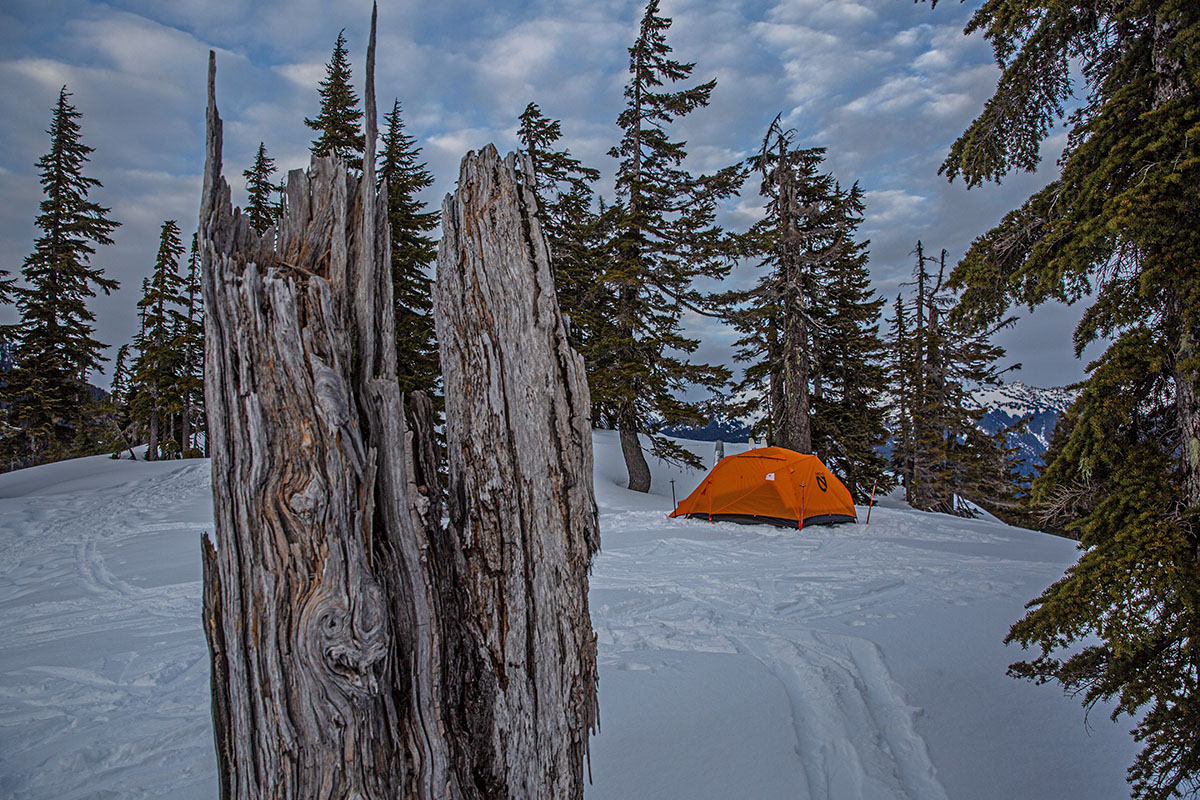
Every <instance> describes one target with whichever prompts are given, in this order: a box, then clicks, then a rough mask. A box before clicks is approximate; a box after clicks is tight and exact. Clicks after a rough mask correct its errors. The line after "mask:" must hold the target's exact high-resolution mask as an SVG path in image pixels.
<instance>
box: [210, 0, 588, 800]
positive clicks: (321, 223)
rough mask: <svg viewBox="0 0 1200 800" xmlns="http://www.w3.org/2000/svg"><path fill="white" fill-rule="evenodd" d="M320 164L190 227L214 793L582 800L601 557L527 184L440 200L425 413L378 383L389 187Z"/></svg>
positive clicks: (477, 177) (480, 186) (509, 171)
mask: <svg viewBox="0 0 1200 800" xmlns="http://www.w3.org/2000/svg"><path fill="white" fill-rule="evenodd" d="M374 39H375V37H374V19H372V34H371V44H370V46H369V48H368V59H367V72H368V77H367V90H366V92H364V99H365V101H366V109H365V110H366V114H365V118H366V125H367V131H366V134H367V135H366V141H367V152H366V154H365V157H364V162H363V164H364V170H363V175H362V176H361V178H360V177H358V176H356V175H354V174H348V173H347V169H346V166H345V165H344V164H343V163H342V162H341V161H338V160H333V159H326V158H315V159H313V162H312V165H311V167H310V168H309V169H308V170H307V171H300V170H296V171H293V172H291V173H290V174H289V176H288V184H287V194H286V198H287V199H286V203H285V213H284V215H283V217H282V218H281V219H280V220H279V222H278V224H277V227H276V228H275V229H272V230H268V231H267V232H266V233H265V234H264V235H262V236H259V235H258V234H257V233H255V232H254V230H253V229H252V228H251V227H250V225H249V220H248V219H247V218H246V216H244V215H242V214H240V213H238V212H237V211H235V210H234V209H232V207H231V203H230V193H229V186H228V185H227V184H226V182H225V181H224V179H223V178H222V177H221V120H220V117H219V115H218V114H217V108H216V99H215V88H214V84H215V59H214V58H213V57H212V56H210V62H209V104H208V146H207V159H206V167H205V178H204V190H203V191H204V193H203V197H202V201H201V213H200V241H201V246H202V259H203V291H204V302H205V307H206V309H207V314H206V316H205V340H206V343H205V369H206V376H205V377H206V381H205V392H206V401H207V408H208V415H209V427H208V430H209V436H210V437H211V440H210V444H211V451H212V475H213V503H214V516H215V542H210V541H209V540H208V539H207V537H206V538H205V540H204V543H203V545H204V546H203V554H204V615H205V619H204V623H205V629H206V633H207V635H208V640H209V647H210V653H211V658H212V692H213V723H214V732H215V736H216V744H217V753H218V762H219V770H220V782H221V793H222V797H228V798H247V799H249V798H277V797H279V798H282V797H287V798H317V797H320V798H332V797H345V798H350V797H361V798H385V797H386V798H395V797H406V798H422V799H428V800H433V798H439V799H441V798H452V799H453V798H513V799H514V800H515V799H516V798H546V800H551V799H555V800H557V799H558V798H581V797H582V796H583V767H584V760H585V758H586V752H587V737H588V733H589V730H590V728H591V727H592V726H593V725H594V722H595V719H596V652H595V636H594V634H593V632H592V627H591V620H590V618H589V615H588V608H587V585H588V582H587V574H588V570H589V568H590V564H591V560H592V556H593V554H594V553H595V551H596V549H597V547H598V544H599V540H598V532H597V525H596V509H595V502H594V499H593V496H592V474H591V473H592V466H591V463H592V462H591V438H590V433H589V427H588V420H587V409H588V407H589V401H588V391H587V385H586V382H585V380H584V377H583V366H582V363H581V361H580V359H579V356H578V355H577V354H576V353H574V352H573V351H572V350H571V349H570V348H569V346H568V345H567V341H566V335H565V330H564V326H563V323H562V319H561V316H560V314H559V311H558V307H557V301H556V299H555V294H554V288H553V284H552V281H551V277H550V270H549V262H548V257H547V254H546V245H545V242H544V241H543V239H542V236H541V233H540V228H539V225H538V222H537V219H536V214H535V209H536V203H535V201H534V199H533V191H532V188H531V187H530V186H527V185H526V184H525V183H524V175H525V174H526V173H523V172H522V170H521V169H519V167H518V165H517V164H516V163H515V161H514V159H513V158H512V157H511V156H510V157H509V158H508V159H506V160H501V159H500V158H499V156H498V155H497V154H496V151H495V150H494V149H493V148H490V147H489V148H487V149H485V150H484V151H483V152H481V153H479V154H469V155H468V156H467V158H466V159H465V160H464V162H463V167H462V177H461V178H460V186H459V189H458V191H457V192H456V194H455V195H454V196H453V197H448V198H447V200H446V205H445V210H444V214H445V221H444V227H445V238H444V240H443V242H442V246H441V251H440V252H439V255H438V281H437V286H436V289H435V294H436V298H435V300H436V309H435V320H436V324H437V329H438V336H439V339H440V340H441V347H442V364H443V371H444V381H445V390H446V420H445V434H446V441H447V446H448V454H449V487H450V490H449V502H448V511H449V517H450V525H449V528H445V527H443V521H442V520H443V503H442V494H443V493H442V490H441V488H440V487H441V485H442V481H443V478H442V476H440V475H439V464H438V453H437V446H436V439H435V435H434V425H435V419H434V414H433V411H432V408H431V405H430V403H429V401H428V399H427V398H425V397H424V396H422V395H420V394H414V395H412V396H408V397H406V396H403V395H402V394H401V393H400V391H399V387H398V384H397V381H396V364H395V346H394V329H393V328H394V322H393V311H392V303H391V282H390V252H389V241H390V238H389V232H388V223H387V208H386V197H387V194H386V187H376V185H375V183H376V180H375V174H374V161H375V159H374V155H375V153H374V142H375V126H374V119H375V107H374V104H375V100H374V91H373V87H372V84H371V81H372V78H371V73H372V72H373V64H374Z"/></svg>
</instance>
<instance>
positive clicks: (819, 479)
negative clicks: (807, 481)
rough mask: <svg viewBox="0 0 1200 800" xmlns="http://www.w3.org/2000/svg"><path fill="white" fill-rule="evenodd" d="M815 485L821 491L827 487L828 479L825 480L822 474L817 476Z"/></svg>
mask: <svg viewBox="0 0 1200 800" xmlns="http://www.w3.org/2000/svg"><path fill="white" fill-rule="evenodd" d="M817 486H820V487H821V491H822V492H823V491H825V490H826V489H828V488H829V481H827V480H825V476H824V475H818V476H817Z"/></svg>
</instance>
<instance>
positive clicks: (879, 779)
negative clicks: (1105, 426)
mask: <svg viewBox="0 0 1200 800" xmlns="http://www.w3.org/2000/svg"><path fill="white" fill-rule="evenodd" d="M595 442H596V454H597V464H596V487H597V499H598V502H599V504H600V510H601V517H600V519H601V534H602V545H603V546H602V550H601V552H600V553H599V555H598V556H597V559H596V562H595V568H594V571H593V575H592V593H591V606H592V615H593V621H594V624H595V627H596V631H597V634H598V636H599V642H600V647H599V657H600V722H601V732H600V733H599V735H597V736H596V737H595V738H594V739H593V740H592V754H591V768H592V775H593V778H594V783H593V784H592V785H591V786H590V787H589V788H588V791H587V800H617V799H618V798H619V799H620V800H627V799H629V798H663V799H664V800H666V799H669V798H689V800H690V799H691V798H731V797H735V798H747V800H751V799H753V800H758V799H759V798H762V799H763V800H767V799H769V798H825V799H826V800H855V798H871V799H872V800H874V799H876V798H889V799H890V798H910V799H913V800H942V798H970V799H971V800H988V799H989V798H995V799H996V800H1000V799H1001V798H1003V799H1004V800H1012V799H1013V798H1021V799H1022V800H1038V798H1061V797H1087V798H1113V799H1114V800H1115V799H1116V798H1122V797H1127V796H1128V793H1127V791H1126V786H1125V783H1124V780H1123V777H1124V766H1125V765H1126V764H1128V763H1129V761H1130V760H1131V758H1132V755H1133V753H1134V752H1135V749H1136V748H1135V745H1134V743H1133V742H1131V741H1130V740H1129V738H1128V736H1127V735H1126V733H1125V728H1126V727H1128V726H1127V725H1125V724H1111V723H1109V722H1108V720H1107V716H1106V714H1105V713H1104V710H1103V709H1096V710H1095V711H1094V713H1093V714H1092V715H1091V717H1090V725H1091V730H1090V733H1089V731H1088V730H1087V729H1085V726H1084V718H1083V711H1082V709H1081V708H1080V706H1079V705H1078V703H1077V702H1076V701H1074V700H1072V699H1069V698H1066V697H1063V696H1062V695H1061V693H1060V692H1058V691H1057V690H1056V689H1054V688H1053V687H1048V686H1045V687H1036V686H1031V685H1028V684H1025V683H1022V682H1017V681H1014V680H1012V679H1010V678H1007V677H1006V676H1005V675H1004V667H1005V665H1007V664H1008V663H1009V662H1011V661H1013V660H1015V659H1016V658H1018V657H1019V653H1017V652H1012V651H1011V650H1009V649H1006V648H1005V647H1004V646H1003V645H1002V644H1001V640H1002V638H1003V635H1004V633H1005V631H1006V630H1007V626H1008V625H1009V624H1010V623H1011V622H1012V621H1013V620H1015V619H1016V618H1017V617H1018V616H1019V615H1020V613H1021V606H1022V604H1023V603H1024V602H1025V601H1026V600H1028V599H1029V598H1030V597H1033V596H1035V595H1036V593H1037V592H1038V591H1040V590H1041V589H1042V588H1044V587H1045V586H1046V585H1047V584H1048V583H1049V582H1051V581H1052V580H1054V579H1055V578H1056V577H1057V576H1058V575H1060V574H1061V572H1062V570H1063V568H1064V567H1065V566H1067V565H1068V564H1070V563H1071V562H1072V561H1073V559H1074V556H1075V551H1074V549H1073V545H1072V543H1071V542H1068V541H1066V540H1062V539H1057V538H1053V537H1049V536H1043V535H1041V534H1036V533H1032V532H1029V531H1022V530H1018V529H1014V528H1008V527H1006V526H1003V525H1000V524H997V523H993V522H985V521H980V520H961V519H957V518H951V517H946V516H941V515H934V514H922V513H919V512H913V511H910V510H907V509H903V508H900V507H899V506H898V504H896V503H894V502H893V501H890V500H887V499H885V500H884V501H883V503H882V505H881V506H877V507H876V508H875V509H874V510H873V511H872V514H871V523H870V525H862V524H860V525H846V526H839V527H836V528H814V527H811V526H810V527H809V528H806V529H805V530H804V531H802V532H800V531H792V530H781V529H777V528H769V527H758V526H738V525H733V524H731V523H718V524H709V523H706V522H701V521H695V520H671V519H668V518H667V517H666V513H667V512H668V511H669V510H670V508H671V500H670V493H671V487H670V484H669V482H668V481H670V480H672V479H674V480H675V481H676V486H675V489H676V493H677V495H678V496H679V497H683V496H684V495H685V494H686V493H688V492H689V491H691V489H692V488H694V487H695V486H696V484H697V483H698V482H699V481H700V479H701V478H702V477H703V476H702V474H701V473H696V472H688V473H682V472H678V471H674V470H671V469H667V468H664V467H662V466H661V465H658V464H652V469H653V470H654V474H655V485H654V489H653V493H652V494H649V495H642V494H635V493H631V492H628V491H627V490H625V489H623V488H621V487H620V484H621V482H622V481H623V479H624V474H623V467H622V462H621V456H620V448H619V444H618V442H617V437H616V435H615V434H613V433H609V432H604V431H600V432H597V433H596V434H595ZM690 446H693V447H694V448H695V451H696V452H697V453H699V454H701V455H703V456H704V457H705V459H706V461H708V462H709V463H711V457H712V446H711V445H701V444H695V443H692V444H691V445H690ZM738 449H741V447H740V446H729V447H728V451H729V452H733V451H736V450H738ZM208 471H209V465H208V462H206V461H184V462H179V461H176V462H165V463H158V464H145V463H141V462H139V463H131V462H129V461H120V462H113V461H111V460H108V459H105V458H96V459H83V460H80V461H74V462H66V463H64V464H57V465H50V466H47V467H40V468H37V469H34V470H26V471H22V472H17V473H10V474H8V475H3V476H0V797H5V798H14V800H17V799H18V798H59V797H62V798H84V797H87V798H94V797H121V798H126V797H131V798H142V797H177V798H201V797H204V798H211V797H214V796H215V795H216V785H215V780H214V775H213V771H214V769H215V763H214V762H215V760H214V757H213V754H212V741H211V731H210V722H209V712H208V685H207V679H208V675H207V673H208V657H207V650H206V648H205V644H204V637H203V633H202V631H201V628H200V587H199V574H200V567H199V564H200V559H199V548H198V540H199V534H200V532H201V531H203V530H206V529H210V528H211V524H212V522H211V511H210V510H209V503H210V498H209V480H208ZM862 518H865V509H860V519H862Z"/></svg>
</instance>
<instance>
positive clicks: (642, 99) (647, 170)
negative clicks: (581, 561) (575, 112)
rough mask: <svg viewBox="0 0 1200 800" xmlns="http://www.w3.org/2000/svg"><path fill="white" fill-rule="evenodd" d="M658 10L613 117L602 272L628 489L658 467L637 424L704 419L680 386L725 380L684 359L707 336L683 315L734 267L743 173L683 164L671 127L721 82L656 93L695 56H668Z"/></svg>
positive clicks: (672, 452) (603, 389)
mask: <svg viewBox="0 0 1200 800" xmlns="http://www.w3.org/2000/svg"><path fill="white" fill-rule="evenodd" d="M658 12H659V3H658V0H651V1H650V3H649V4H647V6H646V10H645V14H644V15H643V17H642V20H641V24H640V25H639V28H638V37H637V41H635V42H634V44H633V46H632V47H630V48H629V72H630V80H629V83H628V84H627V85H626V87H625V99H626V105H625V109H624V111H622V112H621V114H620V116H619V117H618V118H617V124H618V126H619V127H620V128H621V130H622V131H623V135H622V137H621V141H620V143H619V144H618V145H617V146H616V147H614V148H613V149H612V150H611V151H610V154H611V155H612V156H613V157H614V158H617V159H619V167H618V169H617V181H616V186H617V195H618V199H619V202H618V204H617V205H616V206H614V207H613V209H611V214H612V222H611V223H610V224H611V225H612V228H613V238H612V243H611V248H612V249H611V260H610V262H609V265H608V268H607V270H606V272H605V276H604V280H605V283H606V284H607V286H608V287H609V290H610V291H611V293H612V299H613V301H614V302H613V309H614V313H613V319H612V320H611V323H609V324H606V325H605V326H604V329H603V337H602V338H600V339H598V340H597V341H596V342H595V343H594V345H595V347H596V349H598V350H602V351H604V352H606V353H608V354H609V356H608V359H607V360H606V362H605V363H604V364H602V365H601V364H598V365H597V366H596V369H595V370H594V371H593V374H594V376H595V378H596V380H595V382H594V384H593V387H592V391H593V394H594V395H595V396H594V397H593V399H594V400H595V405H596V407H597V409H598V410H599V411H600V413H601V416H602V418H601V421H602V422H604V423H607V424H609V425H612V426H613V427H616V428H617V430H618V431H619V432H620V439H621V450H622V453H623V454H624V457H625V463H626V467H627V469H628V471H629V488H630V489H633V490H634V491H640V492H645V491H649V489H650V469H649V466H648V465H647V463H646V458H645V454H644V453H643V451H642V447H641V443H640V442H639V439H638V434H639V433H650V434H653V433H654V431H655V430H656V427H655V426H656V424H659V423H662V424H696V423H697V422H699V421H700V419H701V417H702V416H703V415H702V409H701V407H700V405H699V404H697V403H693V402H687V401H685V400H682V399H680V397H679V396H678V394H677V393H678V392H679V391H680V390H682V389H684V388H685V387H687V386H701V387H708V388H710V389H716V388H718V387H720V386H722V385H724V383H725V382H726V381H727V380H728V378H729V371H728V370H727V369H725V368H724V367H718V366H712V365H709V364H694V363H691V362H689V361H687V360H686V359H685V357H686V355H687V354H689V353H692V352H694V351H695V350H696V347H697V346H698V344H699V343H698V341H697V340H695V339H691V338H688V337H687V336H685V335H683V332H682V329H681V326H680V318H681V315H682V313H683V311H684V310H685V309H691V310H699V311H702V312H705V313H711V312H709V311H708V310H707V309H705V308H704V306H705V305H706V303H705V299H704V298H703V297H702V296H701V294H700V292H699V291H698V290H697V289H696V288H695V286H694V285H693V281H694V280H695V279H696V278H699V277H701V276H705V277H713V278H717V277H722V276H724V275H725V274H726V273H727V272H728V270H729V265H728V261H727V259H726V258H725V255H726V253H725V252H724V249H723V241H724V236H723V234H722V232H721V230H720V229H719V228H718V227H717V226H716V225H715V216H716V207H717V203H718V202H719V201H720V200H721V199H723V198H725V197H728V196H729V195H731V194H733V193H734V192H735V191H736V190H737V188H738V187H739V186H740V185H741V181H742V179H743V177H744V175H743V173H742V171H741V170H740V168H737V167H728V168H726V169H724V170H721V171H720V172H718V173H716V174H715V175H712V176H693V175H692V174H691V173H689V172H688V171H687V170H685V169H684V168H683V166H682V164H683V160H684V158H685V157H686V155H687V153H686V150H685V149H684V143H683V142H681V141H672V140H671V139H670V136H669V134H668V129H669V127H670V126H671V125H672V124H673V123H674V122H675V121H676V120H677V119H679V118H680V117H683V116H685V115H687V114H689V113H691V112H692V111H694V110H696V109H697V108H702V107H704V106H706V105H708V102H709V97H710V96H711V94H712V90H713V87H715V86H716V81H708V82H707V83H703V84H700V85H698V86H693V87H691V88H688V89H682V90H680V91H675V92H670V91H660V88H661V87H665V86H666V85H668V84H674V83H676V82H678V81H682V80H686V79H687V78H688V77H689V76H690V75H691V72H692V69H693V67H694V66H695V65H694V64H687V63H683V62H679V61H675V60H672V59H671V58H670V53H671V48H670V47H669V46H668V45H667V42H666V35H665V34H666V31H667V29H668V28H669V27H670V25H671V20H670V19H668V18H665V17H661V16H659V15H658ZM681 356H682V357H681ZM651 442H652V445H651V449H652V452H653V453H654V455H655V456H657V457H659V458H663V459H666V460H671V461H678V462H684V463H693V464H694V463H697V462H698V459H696V457H695V456H693V455H692V454H691V453H689V452H687V451H686V450H684V449H683V448H681V447H678V446H677V445H675V444H674V443H672V442H670V441H669V440H667V439H666V438H663V437H659V436H652V438H651Z"/></svg>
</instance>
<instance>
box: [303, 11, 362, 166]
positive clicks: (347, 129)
mask: <svg viewBox="0 0 1200 800" xmlns="http://www.w3.org/2000/svg"><path fill="white" fill-rule="evenodd" d="M345 34H346V31H345V29H343V30H341V31H339V32H338V37H337V42H336V43H335V44H334V46H333V55H332V56H330V58H329V63H328V64H326V65H325V80H323V81H321V83H320V86H319V92H320V95H321V112H320V113H319V114H317V117H316V119H308V118H305V120H304V124H305V125H307V126H308V127H310V128H312V129H313V130H314V131H317V132H319V133H320V136H318V137H317V138H316V139H314V140H313V143H312V147H311V148H310V149H311V150H312V154H313V155H314V156H336V157H338V158H340V159H342V160H344V161H345V162H346V164H347V166H349V167H350V168H351V169H356V170H361V169H362V159H363V152H364V151H365V148H366V140H365V138H364V137H363V132H362V125H361V121H362V116H363V112H362V110H361V109H360V108H359V107H358V95H356V94H355V93H354V88H353V86H352V84H351V76H350V59H349V58H348V57H347V55H346V36H345Z"/></svg>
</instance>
